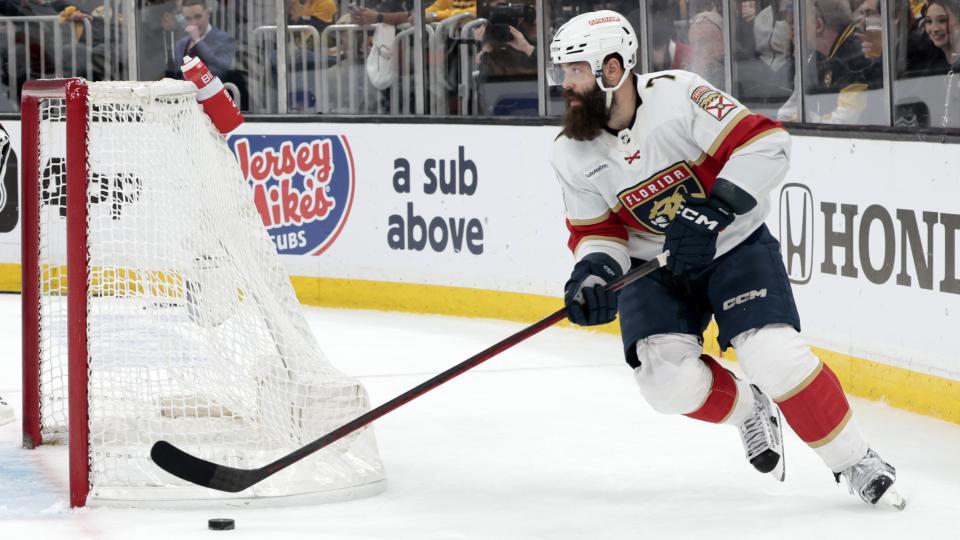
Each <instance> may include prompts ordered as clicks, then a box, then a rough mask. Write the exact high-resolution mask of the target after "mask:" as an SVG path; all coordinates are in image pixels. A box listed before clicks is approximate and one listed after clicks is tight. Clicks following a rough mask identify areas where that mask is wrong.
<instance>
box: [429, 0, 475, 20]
mask: <svg viewBox="0 0 960 540" xmlns="http://www.w3.org/2000/svg"><path fill="white" fill-rule="evenodd" d="M423 11H424V13H423V15H424V18H425V20H426V22H427V23H432V22H440V21H442V20H444V19H447V18H450V17H453V16H454V15H460V14H462V13H468V14H470V15H473V16H474V17H476V15H477V1H476V0H437V1H436V2H434V3H433V4H432V5H431V6H430V7H428V8H427V9H425V10H423Z"/></svg>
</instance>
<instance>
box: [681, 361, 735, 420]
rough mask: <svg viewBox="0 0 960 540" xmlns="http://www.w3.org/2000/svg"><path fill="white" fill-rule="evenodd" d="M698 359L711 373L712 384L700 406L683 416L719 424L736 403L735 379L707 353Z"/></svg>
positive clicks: (728, 414)
mask: <svg viewBox="0 0 960 540" xmlns="http://www.w3.org/2000/svg"><path fill="white" fill-rule="evenodd" d="M700 360H703V363H704V364H706V365H707V367H709V368H710V371H711V373H713V384H712V385H711V386H710V392H709V393H708V394H707V399H706V400H704V402H703V404H702V405H700V408H699V409H697V410H695V411H693V412H691V413H687V414H685V415H684V416H689V417H690V418H694V419H696V420H703V421H704V422H712V423H714V424H720V423H722V422H723V421H724V420H726V418H727V417H728V416H730V413H731V412H733V407H734V405H736V404H737V383H736V379H734V378H733V375H731V374H730V372H729V371H727V370H726V369H724V368H723V366H721V365H720V364H719V363H717V361H716V360H714V359H713V358H711V357H710V356H709V355H706V354H703V355H700Z"/></svg>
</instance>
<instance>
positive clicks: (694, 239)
mask: <svg viewBox="0 0 960 540" xmlns="http://www.w3.org/2000/svg"><path fill="white" fill-rule="evenodd" d="M733 218H734V213H733V211H732V210H730V208H729V207H728V206H727V205H726V204H724V203H723V202H721V201H719V200H717V199H704V198H700V197H686V198H685V199H684V201H683V204H681V205H680V208H679V210H677V215H676V216H675V217H674V218H673V221H672V222H670V225H669V226H668V227H667V232H666V239H665V240H664V245H663V249H664V250H669V251H670V258H669V259H668V260H667V264H666V269H667V270H668V271H669V272H670V273H672V274H673V275H675V276H679V275H681V274H686V273H688V272H697V271H699V270H703V269H704V268H706V267H707V266H708V265H709V264H710V263H711V262H713V258H714V256H715V255H716V254H717V234H719V233H720V231H722V230H723V229H725V228H726V227H727V225H730V223H731V222H732V221H733Z"/></svg>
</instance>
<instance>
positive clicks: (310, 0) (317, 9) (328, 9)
mask: <svg viewBox="0 0 960 540" xmlns="http://www.w3.org/2000/svg"><path fill="white" fill-rule="evenodd" d="M287 14H288V15H289V17H290V24H307V25H310V26H312V27H314V28H316V29H317V32H318V33H323V29H324V28H326V27H327V26H329V25H330V24H332V23H333V19H334V18H336V15H337V3H336V2H335V1H334V0H290V1H289V2H288V3H287ZM298 45H302V44H298Z"/></svg>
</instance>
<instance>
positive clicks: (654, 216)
mask: <svg viewBox="0 0 960 540" xmlns="http://www.w3.org/2000/svg"><path fill="white" fill-rule="evenodd" d="M686 194H687V188H686V187H685V186H683V185H681V186H680V187H678V188H677V189H676V190H675V191H674V192H673V195H671V196H669V197H665V198H663V199H658V200H656V201H654V202H653V207H652V208H650V215H649V219H650V222H651V223H653V224H654V225H656V226H657V227H659V228H660V229H666V228H667V225H669V224H670V222H671V221H673V217H674V216H676V215H677V210H679V209H680V205H681V204H683V196H684V195H686Z"/></svg>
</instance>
